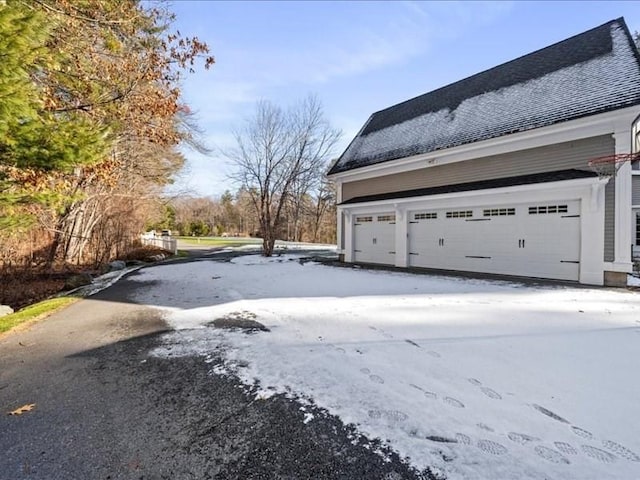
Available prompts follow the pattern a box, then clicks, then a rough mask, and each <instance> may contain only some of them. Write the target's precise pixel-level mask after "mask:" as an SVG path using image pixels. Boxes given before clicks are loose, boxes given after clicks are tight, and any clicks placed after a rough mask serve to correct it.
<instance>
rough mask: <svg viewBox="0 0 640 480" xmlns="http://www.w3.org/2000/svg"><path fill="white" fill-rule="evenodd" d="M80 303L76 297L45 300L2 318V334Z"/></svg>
mask: <svg viewBox="0 0 640 480" xmlns="http://www.w3.org/2000/svg"><path fill="white" fill-rule="evenodd" d="M76 301H78V298H75V297H59V298H51V299H49V300H44V301H42V302H39V303H36V304H34V305H30V306H28V307H25V308H23V309H22V310H19V311H17V312H15V313H12V314H10V315H5V316H4V317H0V333H4V332H7V331H9V330H11V329H12V328H14V327H17V326H18V325H22V324H24V323H26V322H30V321H33V320H39V319H41V318H44V317H46V316H49V315H51V314H52V313H54V312H57V311H58V310H60V309H62V308H64V307H66V306H68V305H70V304H72V303H74V302H76Z"/></svg>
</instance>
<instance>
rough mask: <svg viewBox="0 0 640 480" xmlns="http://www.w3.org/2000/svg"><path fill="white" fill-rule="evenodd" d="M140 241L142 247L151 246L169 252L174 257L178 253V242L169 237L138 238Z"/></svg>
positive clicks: (142, 236) (144, 236)
mask: <svg viewBox="0 0 640 480" xmlns="http://www.w3.org/2000/svg"><path fill="white" fill-rule="evenodd" d="M140 241H141V242H142V244H143V245H152V246H154V247H160V248H164V249H165V250H169V251H170V252H171V253H173V254H174V255H175V254H177V253H178V240H176V239H175V238H171V237H147V236H146V235H141V236H140Z"/></svg>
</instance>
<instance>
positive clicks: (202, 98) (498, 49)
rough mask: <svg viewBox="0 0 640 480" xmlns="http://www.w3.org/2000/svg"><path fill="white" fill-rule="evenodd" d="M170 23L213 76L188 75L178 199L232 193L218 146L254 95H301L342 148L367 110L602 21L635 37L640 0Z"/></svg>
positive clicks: (193, 8) (410, 6)
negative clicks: (621, 22) (313, 101)
mask: <svg viewBox="0 0 640 480" xmlns="http://www.w3.org/2000/svg"><path fill="white" fill-rule="evenodd" d="M171 9H172V11H174V12H175V13H176V15H177V19H176V23H175V25H174V26H175V28H177V29H178V30H179V31H180V32H181V33H182V34H183V35H188V36H194V35H195V36H198V37H199V38H200V39H201V40H204V41H206V42H207V43H208V44H209V46H210V47H211V50H212V53H213V55H214V56H215V57H216V64H215V65H214V66H213V68H212V69H211V70H209V71H205V70H204V69H201V70H199V71H198V72H197V73H195V74H192V75H188V76H187V77H186V78H185V79H184V82H183V85H182V88H183V97H184V99H185V100H186V102H187V103H188V104H189V105H190V106H191V107H192V109H193V110H195V111H196V112H197V117H198V119H199V124H200V126H201V128H202V129H203V131H204V137H203V139H204V141H205V143H206V144H207V145H208V146H209V147H211V148H212V149H213V154H212V155H211V156H208V157H205V156H203V155H200V154H197V153H195V152H192V151H189V150H184V153H185V155H186V157H187V159H188V166H187V169H186V170H185V172H184V173H183V174H182V175H181V177H180V179H179V180H178V182H177V183H176V185H175V188H173V189H172V191H173V192H178V191H180V192H185V191H187V190H191V193H192V194H196V195H212V196H218V195H220V194H222V193H223V192H224V191H225V190H226V189H229V190H231V191H235V187H234V186H233V185H232V184H230V182H229V180H228V179H227V175H228V173H229V172H230V168H231V166H230V165H229V164H228V163H227V162H226V160H225V159H224V156H223V155H222V154H221V153H220V151H221V150H224V149H225V148H229V147H230V146H231V145H233V139H232V134H231V131H232V129H233V127H234V126H237V125H240V124H241V123H242V121H243V119H244V118H246V117H247V116H249V115H250V114H251V113H252V111H253V109H254V107H255V104H256V102H257V101H258V100H261V99H266V100H270V101H272V102H274V103H276V104H279V105H282V106H288V105H290V104H292V103H294V102H296V101H297V100H299V99H300V98H302V97H304V96H306V95H307V94H315V95H317V96H318V97H319V98H320V100H321V101H322V103H323V105H324V107H325V112H326V116H327V118H328V119H329V121H330V122H331V123H332V124H333V126H335V127H337V128H339V129H341V130H342V131H343V133H344V135H343V139H342V141H341V142H340V144H339V145H338V146H337V148H336V156H338V155H339V154H340V153H342V150H344V148H346V146H347V144H348V143H349V142H350V141H351V139H352V138H353V136H354V135H355V134H356V133H357V132H358V130H359V129H360V127H361V126H362V125H363V124H364V122H365V121H366V120H367V118H368V117H369V115H371V113H373V112H375V111H377V110H380V109H383V108H386V107H388V106H391V105H393V104H396V103H398V102H401V101H404V100H407V99H409V98H412V97H415V96H417V95H420V94H423V93H426V92H429V91H431V90H434V89H436V88H439V87H442V86H444V85H447V84H449V83H452V82H455V81H457V80H460V79H462V78H465V77H467V76H469V75H473V74H475V73H478V72H480V71H482V70H486V69H488V68H491V67H494V66H496V65H499V64H501V63H504V62H506V61H509V60H512V59H514V58H517V57H519V56H521V55H525V54H527V53H530V52H532V51H534V50H537V49H539V48H544V47H546V46H548V45H550V44H552V43H555V42H558V41H560V40H563V39H565V38H567V37H570V36H572V35H575V34H578V33H580V32H583V31H585V30H588V29H590V28H593V27H596V26H598V25H601V24H603V23H605V22H607V21H609V20H612V19H614V18H618V17H621V16H624V17H625V20H626V22H627V25H628V26H629V28H630V30H631V31H632V32H633V31H636V30H640V2H632V1H625V2H616V1H608V2H595V1H592V2H578V1H575V2H551V1H541V2H520V1H517V2H412V1H406V2H402V1H396V2H360V1H359V2H329V1H322V2H311V1H304V2H294V1H286V2H285V1H283V2H221V1H216V2H208V1H186V0H182V1H174V2H173V3H172V4H171Z"/></svg>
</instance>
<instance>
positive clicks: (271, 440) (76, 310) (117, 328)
mask: <svg viewBox="0 0 640 480" xmlns="http://www.w3.org/2000/svg"><path fill="white" fill-rule="evenodd" d="M192 258H193V257H192ZM206 261H213V260H206ZM134 275H135V274H134ZM135 288H144V286H141V285H140V284H136V283H134V282H130V281H127V279H126V278H125V279H123V280H121V281H120V282H118V283H117V284H116V285H114V286H112V287H111V288H109V289H107V290H105V291H103V292H100V293H99V294H97V295H94V296H93V297H91V298H89V299H85V300H83V301H80V302H78V303H76V304H74V305H72V306H71V307H69V308H67V309H66V310H64V311H62V312H60V313H58V314H55V315H53V316H51V317H50V318H49V319H47V320H45V321H42V322H40V323H38V324H36V325H35V326H33V327H32V328H30V329H28V330H25V331H21V332H17V333H12V334H9V335H5V336H3V337H0V409H1V412H2V414H1V415H0V452H2V454H1V455H0V479H2V480H17V479H48V480H53V479H61V480H63V479H64V480H73V479H82V480H85V479H172V480H174V479H208V478H215V479H389V480H395V479H414V478H431V475H430V474H428V473H426V472H423V473H422V474H419V473H417V472H415V471H413V470H411V469H410V468H409V467H407V465H406V464H404V463H403V462H402V461H401V460H400V459H399V458H398V456H397V455H395V454H393V453H390V454H389V455H390V459H391V461H388V462H385V461H383V460H382V458H381V457H380V456H378V455H376V454H374V453H372V451H371V450H372V448H371V447H372V444H371V443H370V442H369V441H368V440H367V439H364V438H358V437H356V439H355V441H354V432H353V431H352V430H351V429H350V428H349V427H347V426H344V425H343V424H342V423H341V422H340V421H339V420H338V419H336V418H334V417H331V416H328V415H326V414H323V413H322V412H319V411H318V412H314V414H315V415H316V419H315V420H314V421H312V422H309V423H308V424H305V423H304V422H303V418H304V413H303V412H301V411H300V405H298V404H297V403H296V402H294V401H291V400H287V399H285V398H282V397H273V398H271V399H268V400H260V401H255V400H254V398H253V397H251V396H249V395H248V394H246V393H244V391H243V390H242V389H240V388H237V387H238V385H237V383H236V381H235V380H233V379H229V378H227V377H221V376H217V375H215V374H213V373H212V372H211V368H212V366H213V365H215V363H214V364H207V363H205V362H204V359H202V358H198V357H195V358H174V359H163V358H157V357H152V356H149V351H150V350H151V349H153V348H154V347H155V346H157V345H158V344H159V342H160V337H161V335H162V333H163V332H164V331H166V328H167V326H166V325H165V323H164V322H163V321H162V319H161V318H159V316H158V314H157V313H156V312H155V311H154V310H151V309H149V308H147V307H144V306H140V305H136V304H135V303H133V302H131V301H130V300H129V298H130V297H131V294H132V293H133V292H134V290H135ZM29 403H35V404H36V407H35V409H34V410H33V411H31V412H28V413H25V414H23V415H21V416H8V415H5V414H4V412H8V411H10V410H13V409H15V408H17V407H19V406H21V405H24V404H29ZM373 446H375V444H373Z"/></svg>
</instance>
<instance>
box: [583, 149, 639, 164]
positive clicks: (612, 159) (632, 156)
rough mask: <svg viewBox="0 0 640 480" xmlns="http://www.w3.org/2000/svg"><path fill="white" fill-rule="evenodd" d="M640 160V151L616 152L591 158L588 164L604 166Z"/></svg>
mask: <svg viewBox="0 0 640 480" xmlns="http://www.w3.org/2000/svg"><path fill="white" fill-rule="evenodd" d="M636 160H640V152H638V153H616V154H614V155H605V156H603V157H597V158H593V159H591V160H589V162H588V163H587V165H589V166H590V167H593V166H602V165H617V164H621V163H624V162H634V161H636Z"/></svg>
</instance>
